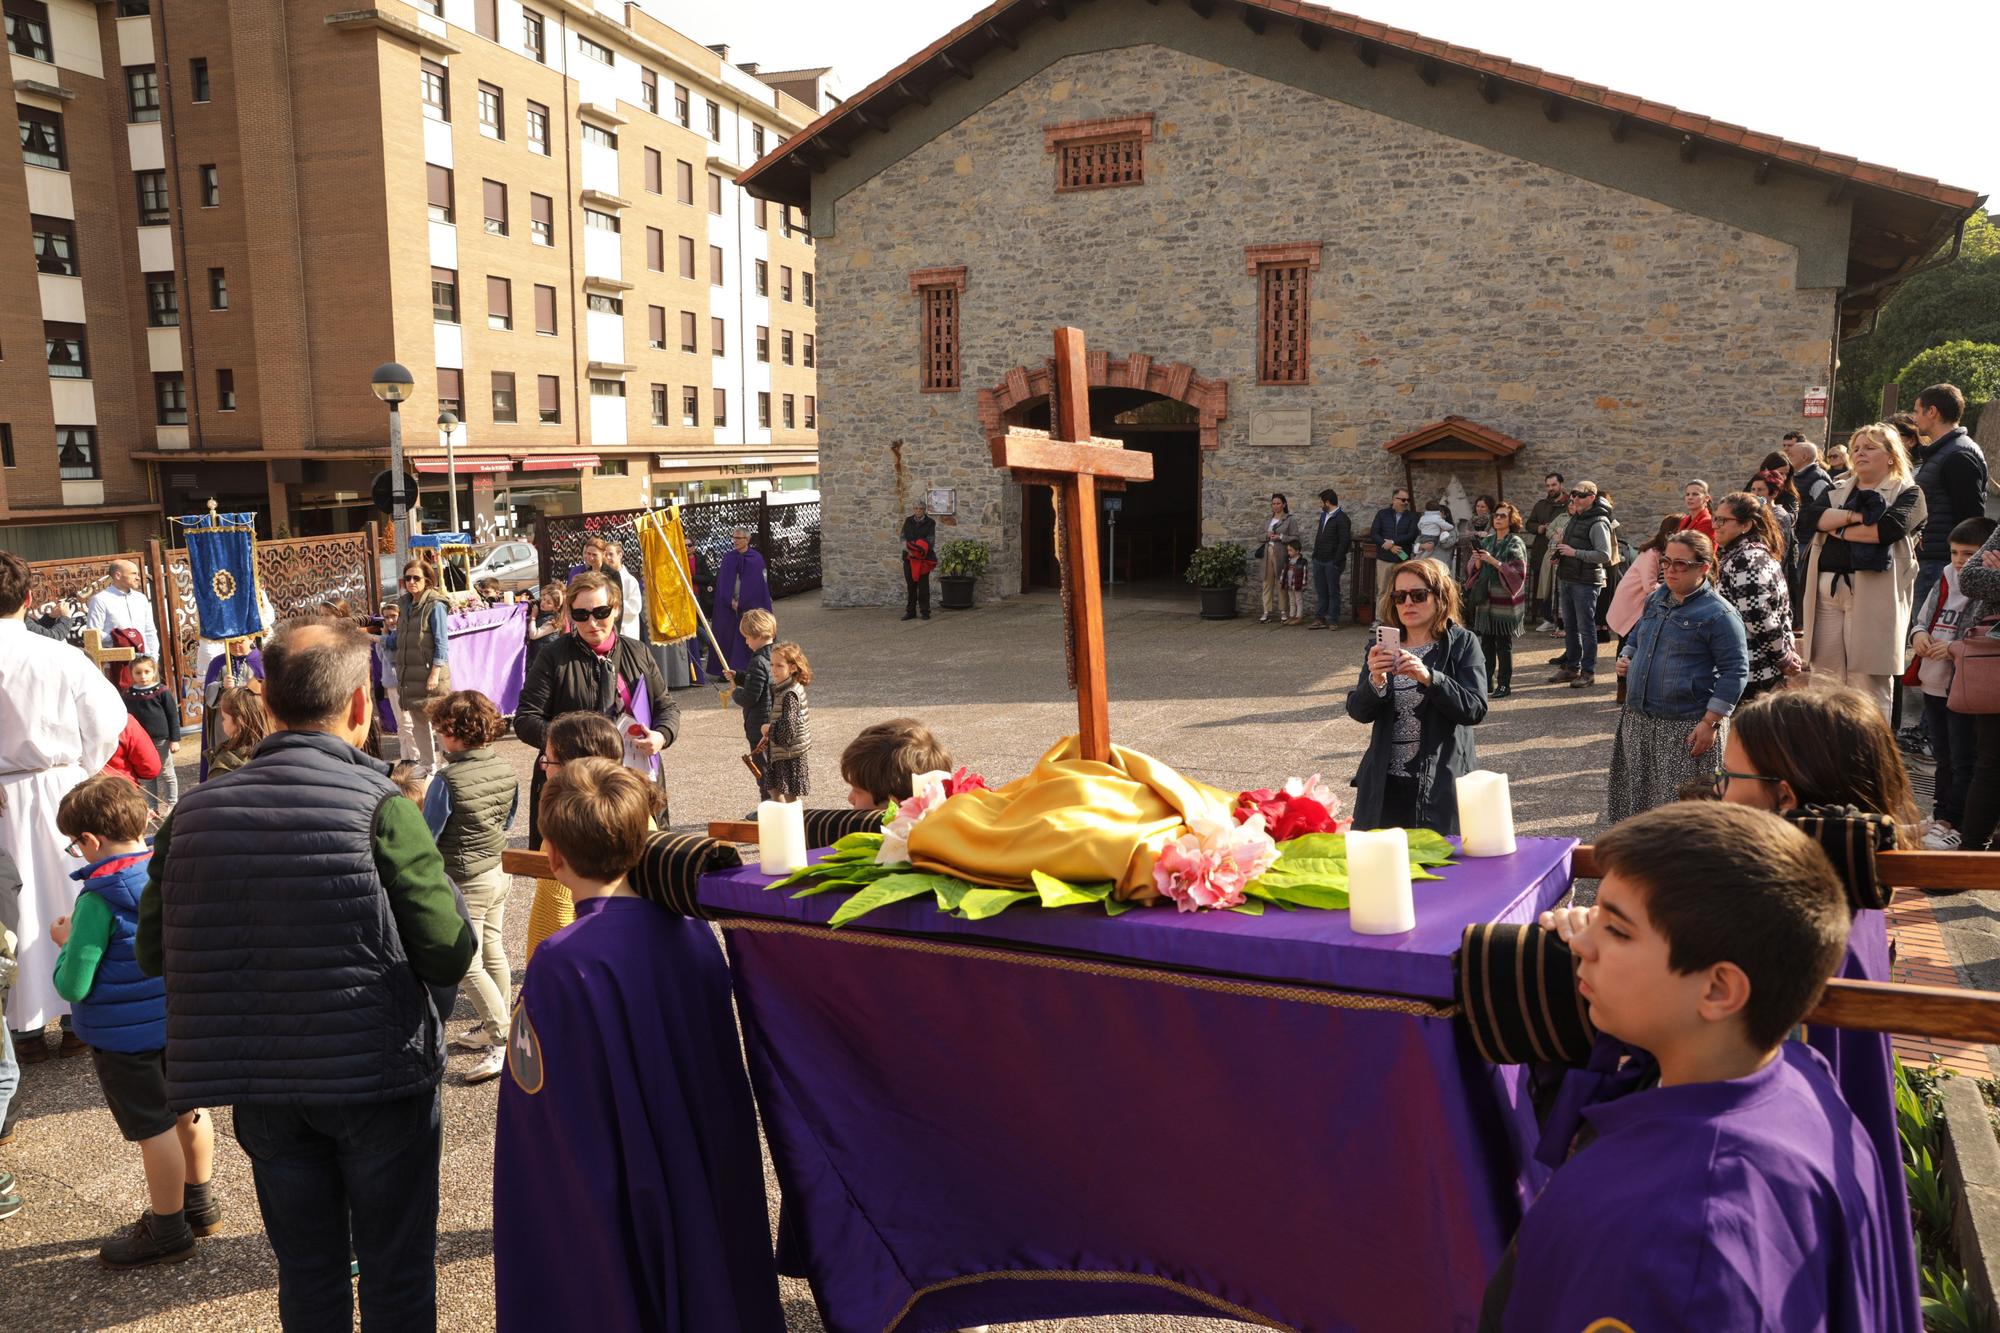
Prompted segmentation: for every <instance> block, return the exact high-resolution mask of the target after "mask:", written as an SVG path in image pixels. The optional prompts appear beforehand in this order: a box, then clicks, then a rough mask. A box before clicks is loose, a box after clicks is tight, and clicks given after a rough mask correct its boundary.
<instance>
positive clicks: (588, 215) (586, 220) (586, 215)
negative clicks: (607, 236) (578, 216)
mask: <svg viewBox="0 0 2000 1333" xmlns="http://www.w3.org/2000/svg"><path fill="white" fill-rule="evenodd" d="M583 225H584V226H586V227H589V228H590V229H591V230H593V231H613V232H615V231H617V230H618V215H617V214H616V213H606V212H604V211H603V210H601V209H596V208H586V209H584V210H583Z"/></svg>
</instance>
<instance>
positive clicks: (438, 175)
mask: <svg viewBox="0 0 2000 1333" xmlns="http://www.w3.org/2000/svg"><path fill="white" fill-rule="evenodd" d="M425 170H426V171H427V172H428V174H429V177H430V205H431V207H432V208H442V209H444V210H445V211H446V212H450V211H451V168H450V167H438V166H431V167H426V168H425Z"/></svg>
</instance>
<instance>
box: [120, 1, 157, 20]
mask: <svg viewBox="0 0 2000 1333" xmlns="http://www.w3.org/2000/svg"><path fill="white" fill-rule="evenodd" d="M152 12H153V0H118V17H119V18H121V19H138V18H144V17H146V15H148V14H150V13H152Z"/></svg>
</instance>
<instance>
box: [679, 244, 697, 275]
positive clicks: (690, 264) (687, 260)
mask: <svg viewBox="0 0 2000 1333" xmlns="http://www.w3.org/2000/svg"><path fill="white" fill-rule="evenodd" d="M680 248H681V276H682V277H683V278H692V277H693V276H694V237H692V236H683V237H681V247H680Z"/></svg>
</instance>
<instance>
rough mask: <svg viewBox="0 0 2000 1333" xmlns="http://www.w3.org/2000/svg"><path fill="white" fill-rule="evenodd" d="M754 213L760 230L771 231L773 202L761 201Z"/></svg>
mask: <svg viewBox="0 0 2000 1333" xmlns="http://www.w3.org/2000/svg"><path fill="white" fill-rule="evenodd" d="M754 211H755V213H756V215H757V226H758V229H759V230H762V231H769V230H770V229H771V201H770V200H768V199H759V200H758V201H757V207H756V209H755V210H754Z"/></svg>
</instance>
